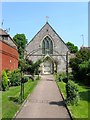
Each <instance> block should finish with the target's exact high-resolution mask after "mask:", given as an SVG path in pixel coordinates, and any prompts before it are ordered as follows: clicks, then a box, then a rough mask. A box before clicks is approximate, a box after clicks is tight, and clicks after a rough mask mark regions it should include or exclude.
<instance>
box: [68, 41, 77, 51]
mask: <svg viewBox="0 0 90 120" xmlns="http://www.w3.org/2000/svg"><path fill="white" fill-rule="evenodd" d="M66 45H67V46H68V48H69V50H70V51H71V53H76V52H78V47H77V46H75V45H74V44H73V43H71V42H67V43H66Z"/></svg>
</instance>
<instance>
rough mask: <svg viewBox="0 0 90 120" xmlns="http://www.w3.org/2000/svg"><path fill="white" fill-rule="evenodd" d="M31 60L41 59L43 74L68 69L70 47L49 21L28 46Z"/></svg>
mask: <svg viewBox="0 0 90 120" xmlns="http://www.w3.org/2000/svg"><path fill="white" fill-rule="evenodd" d="M26 51H27V53H26V54H27V56H28V59H29V60H32V61H33V62H36V61H37V60H39V59H41V60H42V63H41V65H40V73H41V74H54V72H57V73H60V72H65V71H66V66H67V61H66V55H67V52H68V53H69V52H70V51H69V49H68V47H67V45H66V44H65V42H64V41H63V40H62V38H61V37H60V36H59V35H58V34H57V33H56V32H55V30H54V29H53V28H52V27H51V26H50V24H49V23H48V22H46V24H45V25H44V26H43V27H42V28H41V30H40V31H39V32H38V33H37V34H36V35H35V36H34V37H33V39H32V40H31V41H30V42H29V43H28V44H27V46H26Z"/></svg>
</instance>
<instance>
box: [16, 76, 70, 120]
mask: <svg viewBox="0 0 90 120" xmlns="http://www.w3.org/2000/svg"><path fill="white" fill-rule="evenodd" d="M16 118H66V119H68V120H69V119H70V116H69V113H68V111H67V109H66V107H65V104H64V101H63V98H62V96H61V94H60V93H59V89H58V87H57V84H56V82H55V80H54V77H53V75H42V76H41V81H40V82H39V83H38V85H37V86H36V88H35V89H34V91H33V93H32V94H31V95H30V97H29V98H28V100H27V101H26V103H25V104H24V106H23V107H22V109H21V111H20V112H19V114H18V115H17V116H16ZM66 119H65V120H66Z"/></svg>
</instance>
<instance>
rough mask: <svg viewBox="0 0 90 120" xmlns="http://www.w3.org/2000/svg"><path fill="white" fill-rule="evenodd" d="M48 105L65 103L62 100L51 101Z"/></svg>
mask: <svg viewBox="0 0 90 120" xmlns="http://www.w3.org/2000/svg"><path fill="white" fill-rule="evenodd" d="M49 104H50V105H58V106H65V103H64V102H63V101H58V102H57V101H51V102H49Z"/></svg>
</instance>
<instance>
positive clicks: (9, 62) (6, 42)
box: [0, 29, 19, 74]
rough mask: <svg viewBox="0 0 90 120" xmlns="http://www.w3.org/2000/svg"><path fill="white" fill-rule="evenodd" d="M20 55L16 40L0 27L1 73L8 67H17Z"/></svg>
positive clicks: (11, 68)
mask: <svg viewBox="0 0 90 120" xmlns="http://www.w3.org/2000/svg"><path fill="white" fill-rule="evenodd" d="M18 56H19V54H18V50H17V46H16V44H15V42H14V41H13V40H12V38H11V37H10V35H9V34H7V33H6V31H4V30H2V29H0V74H1V73H2V71H3V70H6V69H9V70H11V71H12V70H14V69H17V68H18Z"/></svg>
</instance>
